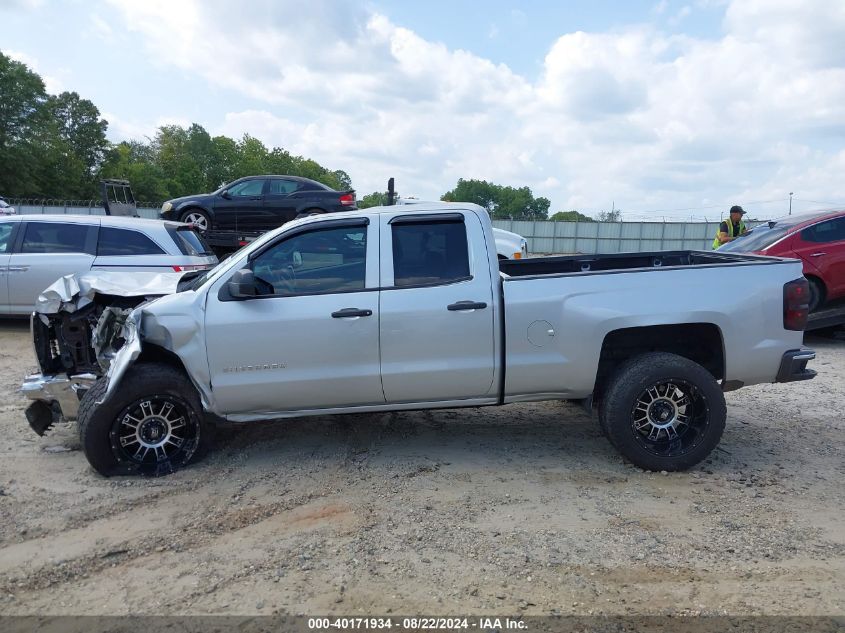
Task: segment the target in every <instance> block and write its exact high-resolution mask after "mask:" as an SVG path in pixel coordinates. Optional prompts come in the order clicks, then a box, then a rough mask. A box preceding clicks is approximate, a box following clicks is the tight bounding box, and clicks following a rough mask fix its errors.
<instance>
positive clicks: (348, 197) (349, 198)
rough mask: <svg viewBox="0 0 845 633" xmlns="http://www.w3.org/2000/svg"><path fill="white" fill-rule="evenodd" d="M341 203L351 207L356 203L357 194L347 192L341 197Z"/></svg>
mask: <svg viewBox="0 0 845 633" xmlns="http://www.w3.org/2000/svg"><path fill="white" fill-rule="evenodd" d="M340 204H341V206H344V207H350V206H352V205H353V204H355V194H354V193H345V194H343V195H342V196H341V197H340Z"/></svg>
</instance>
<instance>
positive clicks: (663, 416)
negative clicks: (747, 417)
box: [631, 379, 710, 457]
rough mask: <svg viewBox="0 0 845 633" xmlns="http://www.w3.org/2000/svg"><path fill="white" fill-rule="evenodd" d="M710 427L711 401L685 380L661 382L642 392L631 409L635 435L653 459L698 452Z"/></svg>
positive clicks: (632, 426)
mask: <svg viewBox="0 0 845 633" xmlns="http://www.w3.org/2000/svg"><path fill="white" fill-rule="evenodd" d="M709 425H710V407H709V405H708V403H707V398H706V397H705V396H704V394H703V393H702V391H701V390H700V389H698V388H697V387H696V386H695V385H693V384H692V383H690V382H687V381H685V380H675V379H669V380H661V381H659V382H655V383H653V384H651V385H650V386H648V387H646V388H645V389H643V390H642V392H640V394H639V396H637V398H636V400H635V401H634V406H633V407H632V409H631V431H632V432H633V434H634V438H635V439H636V440H637V443H638V444H639V445H640V446H641V447H642V448H644V449H645V450H647V451H648V452H649V453H652V454H653V455H658V456H660V457H678V456H679V455H684V454H685V453H688V452H690V451H691V450H692V449H693V448H695V447H696V446H697V445H698V444H699V443H700V442H701V440H702V439H703V437H704V435H705V433H706V431H707V428H708V427H709Z"/></svg>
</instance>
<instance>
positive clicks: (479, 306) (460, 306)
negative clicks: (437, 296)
mask: <svg viewBox="0 0 845 633" xmlns="http://www.w3.org/2000/svg"><path fill="white" fill-rule="evenodd" d="M486 307H487V304H486V303H484V302H483V301H458V302H457V303H453V304H451V305H448V306H446V309H447V310H449V311H450V312H457V311H458V310H483V309H484V308H486Z"/></svg>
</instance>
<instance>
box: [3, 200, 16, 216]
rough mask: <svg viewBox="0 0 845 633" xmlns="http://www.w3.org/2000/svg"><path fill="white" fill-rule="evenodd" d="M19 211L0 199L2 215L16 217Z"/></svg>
mask: <svg viewBox="0 0 845 633" xmlns="http://www.w3.org/2000/svg"><path fill="white" fill-rule="evenodd" d="M16 214H17V211H16V210H15V207H13V206H12V205H10V204H9V203H8V202H6V201H5V200H3V198H0V215H16Z"/></svg>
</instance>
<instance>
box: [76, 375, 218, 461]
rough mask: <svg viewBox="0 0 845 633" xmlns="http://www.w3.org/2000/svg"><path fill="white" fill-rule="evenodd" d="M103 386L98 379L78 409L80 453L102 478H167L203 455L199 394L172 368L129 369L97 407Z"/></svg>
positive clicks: (203, 429)
mask: <svg viewBox="0 0 845 633" xmlns="http://www.w3.org/2000/svg"><path fill="white" fill-rule="evenodd" d="M106 387H107V382H106V379H104V378H101V379H100V380H98V381H97V382H96V383H95V384H94V386H93V387H92V388H91V389H89V390H88V391H87V392H86V394H85V395H84V396H83V397H82V401H81V402H80V406H79V438H80V441H81V443H82V450H83V451H84V452H85V457H86V458H87V459H88V462H89V463H90V464H91V466H92V467H93V468H94V470H96V471H97V472H98V473H100V474H101V475H103V476H104V477H110V476H113V475H146V476H160V475H167V474H169V473H172V472H174V471H175V470H177V469H179V468H181V467H183V466H185V465H187V464H188V463H190V462H195V461H197V460H198V459H199V458H200V457H201V456H202V454H203V453H204V452H205V450H206V448H207V446H208V444H209V440H210V438H209V432H208V431H209V429H208V425H206V424H205V423H204V421H203V413H202V405H201V403H200V399H199V395H198V394H197V392H196V389H195V388H194V386H193V385H192V384H191V382H190V381H189V380H188V379H187V377H186V376H185V375H184V374H183V373H182V372H181V371H179V370H178V369H176V368H174V367H172V366H170V365H165V364H161V363H140V364H138V365H135V366H134V367H131V368H130V369H129V370H128V371H127V373H126V375H125V376H124V378H123V380H122V381H121V384H120V387H119V388H118V390H117V391H116V392H114V393H112V394H111V395H110V396H108V398H106V400H104V401H103V402H102V404H99V405H98V404H97V401H98V400H101V399H102V398H103V396H104V395H105V393H106Z"/></svg>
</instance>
